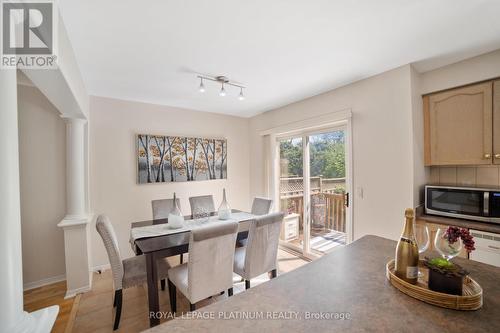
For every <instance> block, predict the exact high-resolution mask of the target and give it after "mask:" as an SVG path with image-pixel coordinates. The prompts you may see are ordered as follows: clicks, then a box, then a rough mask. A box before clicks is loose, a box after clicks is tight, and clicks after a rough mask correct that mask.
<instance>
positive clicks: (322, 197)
mask: <svg viewBox="0 0 500 333" xmlns="http://www.w3.org/2000/svg"><path fill="white" fill-rule="evenodd" d="M280 180H281V183H280V192H281V193H280V199H281V200H280V201H281V207H282V208H283V210H287V211H288V212H289V213H297V214H299V215H300V225H301V226H300V227H301V228H302V225H303V221H302V216H303V210H304V204H303V178H302V177H293V178H281V179H280ZM342 188H345V178H330V179H322V178H321V177H311V215H312V219H311V226H312V228H313V230H314V229H319V228H326V229H330V230H336V231H340V232H345V231H346V217H345V214H346V208H345V195H344V193H343V191H339V189H342ZM335 192H341V193H335ZM287 208H288V209H287Z"/></svg>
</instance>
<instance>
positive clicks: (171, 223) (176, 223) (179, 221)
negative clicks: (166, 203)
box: [167, 192, 184, 229]
mask: <svg viewBox="0 0 500 333" xmlns="http://www.w3.org/2000/svg"><path fill="white" fill-rule="evenodd" d="M167 225H168V227H169V228H172V229H179V228H182V227H183V226H184V216H182V213H181V210H180V209H179V206H177V198H176V196H175V192H174V205H173V206H172V211H171V212H170V214H168V223H167Z"/></svg>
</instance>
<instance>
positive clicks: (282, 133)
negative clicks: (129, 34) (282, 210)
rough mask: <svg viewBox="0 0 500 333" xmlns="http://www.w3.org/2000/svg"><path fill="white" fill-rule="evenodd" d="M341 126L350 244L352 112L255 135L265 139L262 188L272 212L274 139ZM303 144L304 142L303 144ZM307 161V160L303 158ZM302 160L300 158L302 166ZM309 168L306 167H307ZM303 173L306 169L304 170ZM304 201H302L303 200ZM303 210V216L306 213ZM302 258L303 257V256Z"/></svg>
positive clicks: (276, 167)
mask: <svg viewBox="0 0 500 333" xmlns="http://www.w3.org/2000/svg"><path fill="white" fill-rule="evenodd" d="M339 127H343V128H344V129H345V132H346V138H345V142H346V154H347V158H346V161H345V162H346V187H347V189H346V190H347V191H346V192H347V193H349V206H348V207H347V214H346V215H347V216H346V219H347V221H346V222H347V230H346V234H347V243H351V242H352V241H353V232H354V226H353V206H354V205H353V200H354V195H353V179H354V174H353V144H352V137H353V135H352V112H351V110H350V109H348V110H341V111H338V112H332V113H328V114H323V115H320V116H317V117H312V118H308V119H304V120H300V121H295V122H290V123H287V124H284V125H281V126H277V127H273V128H270V129H267V130H263V131H261V132H259V134H260V135H261V136H264V137H265V140H264V142H265V145H266V147H265V148H264V154H265V156H264V161H265V165H264V167H265V173H264V174H265V175H266V178H267V179H266V180H265V181H266V186H265V188H266V189H267V192H268V193H267V196H268V197H270V198H272V199H273V200H274V202H275V203H276V204H275V205H274V210H275V211H278V210H279V204H277V203H279V200H280V199H279V192H280V191H279V182H277V179H278V178H279V172H280V165H279V146H278V145H277V139H279V138H283V137H289V136H302V135H305V134H308V135H310V134H311V133H318V132H324V131H328V130H331V129H335V128H339ZM303 144H307V142H303ZM307 160H308V159H307ZM305 161H306V158H305V156H304V163H305ZM308 167H309V166H308V165H307V168H308ZM304 170H306V169H304ZM305 202H306V200H305ZM306 208H307V207H304V214H306V212H307V211H308V210H306ZM304 255H306V254H304Z"/></svg>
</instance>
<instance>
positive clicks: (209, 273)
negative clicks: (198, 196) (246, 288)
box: [186, 221, 238, 303]
mask: <svg viewBox="0 0 500 333" xmlns="http://www.w3.org/2000/svg"><path fill="white" fill-rule="evenodd" d="M237 232H238V222H236V221H224V222H222V221H221V222H217V223H214V224H212V225H208V226H206V227H201V228H196V229H193V230H191V235H190V238H189V262H188V295H186V296H188V298H189V300H190V302H191V303H195V302H198V301H200V300H202V299H205V298H208V297H210V296H212V295H215V294H218V293H220V292H221V291H223V290H226V289H229V288H231V287H232V286H233V261H234V248H235V245H236V235H237Z"/></svg>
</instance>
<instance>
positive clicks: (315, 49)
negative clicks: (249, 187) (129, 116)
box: [60, 0, 500, 117]
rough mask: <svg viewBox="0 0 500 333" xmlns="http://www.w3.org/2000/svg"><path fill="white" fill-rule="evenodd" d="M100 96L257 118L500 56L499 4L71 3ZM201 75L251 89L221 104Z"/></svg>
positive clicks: (70, 18)
mask: <svg viewBox="0 0 500 333" xmlns="http://www.w3.org/2000/svg"><path fill="white" fill-rule="evenodd" d="M60 7H61V12H62V16H63V20H64V22H65V25H66V27H67V30H68V33H69V37H70V39H71V42H72V44H73V47H74V49H75V53H76V57H77V60H78V63H79V66H80V70H81V72H82V75H83V78H84V80H85V84H86V86H87V89H88V91H89V93H90V94H91V95H98V96H107V97H114V98H121V99H126V100H136V101H143V102H149V103H156V104H163V105H170V106H177V107H184V108H189V109H194V110H200V111H209V112H218V113H226V114H232V115H238V116H243V117H248V116H252V115H255V114H258V113H261V112H264V111H267V110H270V109H273V108H276V107H279V106H283V105H286V104H289V103H292V102H295V101H298V100H301V99H304V98H306V97H310V96H313V95H317V94H319V93H322V92H325V91H328V90H331V89H333V88H336V87H339V86H342V85H345V84H347V83H350V82H353V81H356V80H359V79H362V78H365V77H368V76H372V75H374V74H377V73H381V72H384V71H386V70H389V69H392V68H395V67H398V66H401V65H404V64H408V63H415V62H417V63H418V64H417V65H418V66H417V67H418V69H419V70H429V69H432V68H435V67H438V66H442V65H444V64H448V63H452V62H455V61H458V60H461V59H464V58H466V57H470V56H474V55H478V54H481V53H485V52H488V51H491V50H494V49H498V48H500V1H498V0H473V1H471V0H439V1H436V0H418V1H416V0H377V1H374V0H356V1H353V0H351V1H348V0H316V1H311V0H310V1H306V0H252V1H248V0H247V1H243V0H198V1H194V0H176V1H174V0H148V1H137V0H134V1H131V0H120V1H118V0H117V1H111V0H85V1H82V0H61V1H60ZM195 73H204V74H208V75H226V76H228V77H229V78H231V79H233V80H235V81H239V82H241V83H243V84H244V85H246V86H247V87H248V88H247V89H246V91H245V93H246V96H247V98H246V100H244V101H239V100H238V99H237V98H236V97H237V94H238V93H239V91H238V90H237V89H236V88H233V89H231V88H230V87H229V88H228V89H227V90H228V96H226V97H220V96H219V95H218V89H220V87H219V86H218V85H216V84H214V83H210V82H207V83H206V86H207V92H205V93H204V94H201V93H199V92H198V91H197V86H198V84H199V82H198V80H197V79H196V74H195Z"/></svg>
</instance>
